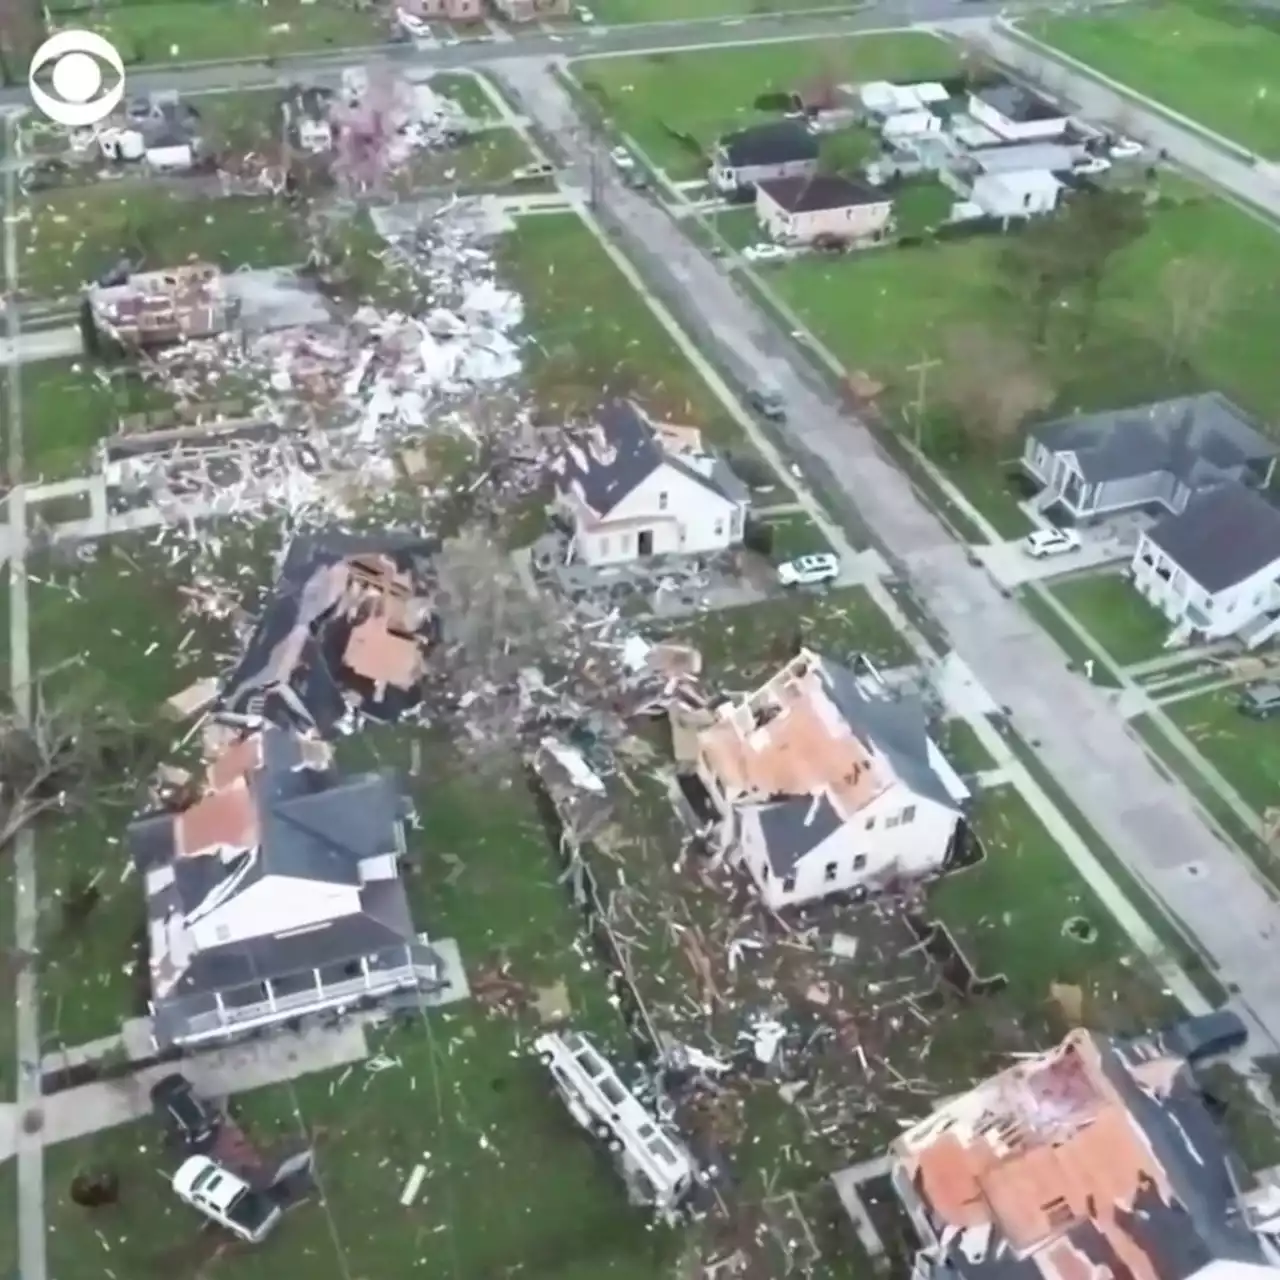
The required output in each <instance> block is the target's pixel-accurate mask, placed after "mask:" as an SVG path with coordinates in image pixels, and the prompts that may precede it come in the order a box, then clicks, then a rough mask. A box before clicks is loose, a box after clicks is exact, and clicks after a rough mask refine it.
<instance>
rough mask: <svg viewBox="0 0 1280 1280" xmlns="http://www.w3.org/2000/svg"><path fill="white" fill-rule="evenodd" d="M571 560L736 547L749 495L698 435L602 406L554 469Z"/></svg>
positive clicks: (636, 410)
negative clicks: (566, 526)
mask: <svg viewBox="0 0 1280 1280" xmlns="http://www.w3.org/2000/svg"><path fill="white" fill-rule="evenodd" d="M549 468H550V472H551V475H552V478H553V479H554V481H555V484H556V501H555V510H556V512H557V514H558V515H559V516H560V518H561V519H563V520H564V521H565V522H566V523H567V524H568V525H569V527H570V529H571V530H572V542H571V546H570V554H571V556H572V558H573V559H575V560H578V561H581V562H582V563H584V564H589V565H612V564H628V563H632V562H634V561H638V560H646V559H648V558H649V557H651V556H662V555H706V554H712V553H715V552H718V551H724V550H726V549H727V548H729V547H733V546H737V545H738V544H739V543H741V541H742V535H743V531H744V529H745V528H746V518H747V510H748V508H749V506H750V497H751V495H750V491H749V490H748V489H747V486H746V485H745V484H743V482H742V481H741V480H740V479H739V478H738V477H737V476H736V475H735V474H734V473H733V471H732V470H731V468H730V467H729V464H728V463H727V462H726V461H725V459H724V458H723V457H722V456H721V455H720V454H718V453H716V452H715V451H714V450H711V449H708V448H706V447H705V446H704V444H703V442H702V435H701V432H699V431H698V429H697V428H696V427H685V426H679V425H676V424H674V423H660V422H654V421H652V420H651V419H650V418H649V417H648V415H647V414H646V413H645V412H644V410H642V409H641V408H640V406H639V405H637V404H636V403H635V402H634V401H631V400H614V401H611V402H610V403H608V404H606V405H604V406H603V407H602V408H601V409H600V410H599V411H598V412H597V413H596V415H595V419H594V421H593V422H592V424H591V425H590V427H589V428H587V429H586V430H585V431H581V432H578V433H576V435H575V437H574V438H573V439H572V440H571V441H570V442H569V443H568V444H567V445H566V446H565V447H564V448H563V449H561V450H560V451H559V453H558V454H557V455H556V456H555V457H554V458H553V459H552V460H551V462H550V464H549Z"/></svg>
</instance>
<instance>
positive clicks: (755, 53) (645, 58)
mask: <svg viewBox="0 0 1280 1280" xmlns="http://www.w3.org/2000/svg"><path fill="white" fill-rule="evenodd" d="M956 68H957V61H956V56H955V53H954V51H953V48H952V46H950V45H948V44H946V43H944V42H943V41H942V40H939V39H937V38H936V37H934V36H929V35H919V34H902V33H895V34H893V35H869V36H859V37H847V38H844V39H839V40H823V41H788V42H783V43H772V44H762V45H744V46H741V47H737V48H726V49H715V50H710V51H708V50H693V51H690V52H687V53H654V54H645V55H640V56H635V57H623V58H597V59H593V60H589V61H585V62H575V63H574V64H573V67H572V69H573V71H574V74H575V75H576V76H577V77H578V80H579V81H580V82H581V84H582V85H583V87H584V88H585V89H586V90H587V91H588V92H589V93H591V94H592V96H593V97H594V98H595V99H596V101H597V102H598V103H599V104H600V106H601V107H602V108H603V109H604V111H605V113H606V114H607V115H609V116H611V117H612V118H613V121H614V123H615V124H616V125H617V127H618V128H619V129H620V130H621V131H622V132H623V133H625V134H627V135H628V136H629V137H631V138H633V139H634V140H635V142H636V144H637V145H638V146H639V147H640V149H641V150H642V151H643V152H644V153H645V154H646V156H647V157H648V158H649V159H650V160H651V161H652V162H653V163H654V164H656V165H658V166H659V167H660V168H662V169H664V170H666V172H667V175H668V176H669V177H671V178H676V179H680V178H689V177H697V176H699V175H700V174H701V173H702V172H703V171H704V170H705V168H706V162H705V159H704V154H705V152H706V151H707V149H708V148H709V147H710V146H711V145H712V144H713V143H714V142H715V141H716V139H717V138H718V137H719V136H720V135H721V134H724V133H727V132H730V131H731V130H733V129H741V128H745V127H746V126H747V125H750V124H756V123H759V122H760V121H761V120H764V119H768V118H770V117H769V116H768V115H767V114H766V113H764V112H762V111H760V110H759V109H758V108H757V107H756V105H755V103H756V99H757V98H759V97H760V96H761V95H762V94H773V93H789V92H791V91H792V90H793V89H795V88H797V87H799V86H801V85H802V84H804V83H805V82H806V81H807V80H811V79H812V78H813V77H814V76H815V75H818V74H831V75H834V76H836V77H837V78H838V79H839V80H841V81H866V80H895V79H916V80H919V79H923V78H928V77H932V76H938V75H944V74H948V73H952V72H954V71H955V70H956ZM673 131H674V132H673ZM677 134H684V135H689V136H690V139H691V141H690V140H689V139H682V138H681V137H678V136H676V135H677Z"/></svg>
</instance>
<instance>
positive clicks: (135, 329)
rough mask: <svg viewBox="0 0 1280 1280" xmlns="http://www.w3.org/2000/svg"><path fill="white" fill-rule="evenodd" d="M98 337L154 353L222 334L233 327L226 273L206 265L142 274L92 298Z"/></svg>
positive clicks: (102, 287)
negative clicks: (191, 340) (224, 282)
mask: <svg viewBox="0 0 1280 1280" xmlns="http://www.w3.org/2000/svg"><path fill="white" fill-rule="evenodd" d="M88 303H89V310H90V313H91V315H92V317H93V322H94V325H95V326H96V328H97V330H98V332H99V333H102V334H104V335H106V336H107V337H109V338H112V339H114V340H115V341H116V342H118V343H120V345H121V346H124V347H156V346H164V345H166V344H168V343H172V342H184V341H186V340H187V339H189V338H207V337H209V336H210V335H212V334H216V333H221V332H223V330H225V329H226V328H227V327H228V326H229V325H230V323H231V304H230V302H229V300H228V298H227V293H226V290H225V288H224V287H223V283H222V273H221V272H220V271H219V270H218V268H217V267H215V266H211V265H210V264H209V263H207V262H192V263H188V264H187V265H186V266H181V267H173V268H170V269H168V270H165V271H139V272H136V273H134V274H133V275H130V276H128V278H127V279H125V280H124V281H122V282H120V283H112V284H97V285H93V286H91V287H90V289H89V292H88Z"/></svg>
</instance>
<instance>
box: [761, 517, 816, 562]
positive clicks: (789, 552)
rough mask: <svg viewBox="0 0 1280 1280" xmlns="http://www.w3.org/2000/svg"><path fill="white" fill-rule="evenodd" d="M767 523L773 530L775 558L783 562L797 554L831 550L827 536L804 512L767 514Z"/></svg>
mask: <svg viewBox="0 0 1280 1280" xmlns="http://www.w3.org/2000/svg"><path fill="white" fill-rule="evenodd" d="M765 523H766V524H767V525H768V526H769V528H770V529H772V530H773V560H774V563H775V564H781V563H782V562H783V561H784V560H794V559H795V558H796V556H808V555H814V554H816V553H818V552H827V551H830V550H831V544H830V543H829V542H828V541H827V536H826V534H824V533H823V532H822V530H821V529H820V528H818V526H817V525H816V524H815V523H814V522H813V520H811V519H810V518H809V517H808V516H807V515H805V514H804V513H803V512H799V511H797V512H794V513H792V514H791V515H785V516H766V517H765Z"/></svg>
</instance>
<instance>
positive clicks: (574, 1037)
mask: <svg viewBox="0 0 1280 1280" xmlns="http://www.w3.org/2000/svg"><path fill="white" fill-rule="evenodd" d="M533 1048H534V1052H535V1053H537V1055H538V1057H539V1058H541V1059H542V1061H543V1063H544V1064H545V1065H546V1066H547V1068H548V1070H549V1071H550V1072H551V1078H552V1080H553V1081H554V1083H555V1086H556V1090H557V1092H558V1093H559V1094H560V1096H561V1098H563V1099H564V1104H565V1106H566V1107H568V1109H569V1114H570V1115H571V1116H573V1118H574V1119H575V1120H576V1121H577V1122H578V1124H579V1125H581V1126H582V1128H584V1129H585V1130H586V1131H587V1132H588V1133H590V1134H592V1135H594V1136H595V1137H596V1138H598V1139H599V1140H600V1141H601V1142H603V1143H604V1144H605V1146H606V1147H607V1148H608V1149H609V1150H610V1151H611V1152H613V1153H614V1155H615V1157H616V1158H617V1160H618V1164H619V1167H620V1169H621V1171H622V1175H623V1177H624V1178H625V1179H626V1182H627V1185H628V1187H629V1188H630V1189H631V1190H632V1192H633V1193H634V1194H635V1197H636V1199H637V1200H638V1201H640V1202H641V1203H643V1204H649V1205H653V1206H654V1207H655V1208H657V1209H658V1210H659V1211H660V1212H662V1213H663V1214H672V1213H674V1212H675V1210H677V1209H678V1208H679V1207H680V1205H681V1204H682V1203H683V1201H684V1200H685V1198H686V1197H687V1196H688V1194H689V1192H690V1191H691V1190H692V1189H693V1184H694V1180H695V1176H696V1170H695V1166H694V1162H693V1157H692V1156H691V1155H690V1154H689V1151H688V1149H687V1148H686V1147H685V1145H684V1144H683V1143H682V1142H681V1141H680V1140H679V1139H678V1138H676V1137H674V1136H673V1135H672V1134H670V1133H669V1132H667V1131H666V1130H664V1129H663V1128H662V1127H661V1125H659V1124H658V1122H657V1121H656V1120H655V1119H654V1118H653V1116H652V1115H650V1114H649V1112H648V1111H646V1110H645V1108H644V1107H643V1106H642V1105H641V1104H640V1102H639V1101H638V1100H637V1099H636V1097H635V1095H634V1094H632V1093H631V1092H630V1090H628V1089H627V1088H625V1087H624V1086H623V1083H622V1081H621V1080H619V1079H618V1073H617V1072H616V1071H615V1070H614V1069H613V1066H612V1065H611V1064H610V1062H609V1060H608V1059H607V1058H605V1056H604V1055H603V1054H602V1053H601V1052H600V1051H599V1050H598V1049H596V1048H595V1047H594V1046H593V1045H592V1044H591V1042H590V1041H589V1040H588V1039H587V1037H586V1036H584V1035H582V1034H581V1033H580V1032H576V1031H566V1032H565V1033H564V1034H563V1035H560V1034H557V1033H555V1032H552V1033H550V1034H548V1035H544V1036H539V1037H538V1039H537V1040H535V1041H534V1044H533Z"/></svg>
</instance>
